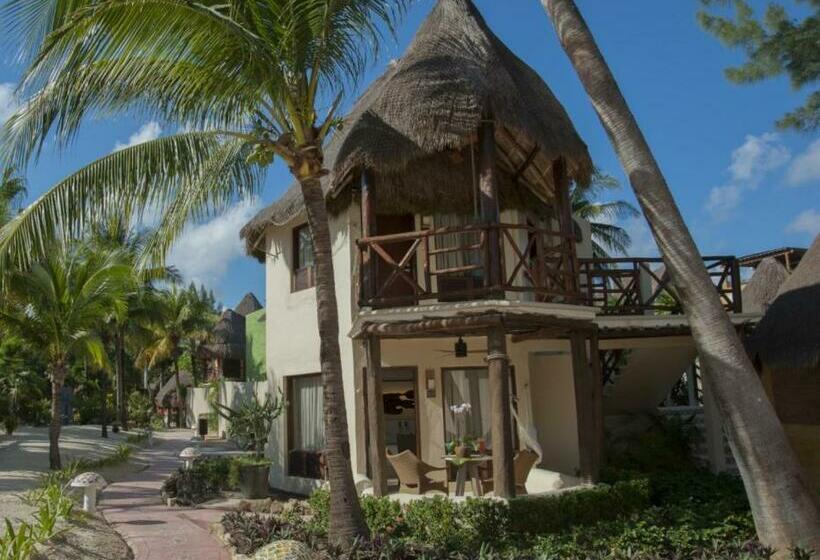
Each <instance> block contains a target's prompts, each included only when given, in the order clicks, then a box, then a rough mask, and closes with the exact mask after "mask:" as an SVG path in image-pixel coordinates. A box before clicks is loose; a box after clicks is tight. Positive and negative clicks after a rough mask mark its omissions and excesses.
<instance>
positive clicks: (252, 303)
mask: <svg viewBox="0 0 820 560" xmlns="http://www.w3.org/2000/svg"><path fill="white" fill-rule="evenodd" d="M260 309H262V304H261V303H259V300H258V299H256V296H255V295H253V293H251V292H248V293H247V294H245V297H243V298H242V301H240V302H239V305H237V306H236V309H234V311H235V312H236V313H237V314H238V315H242V316H243V317H247V316H248V315H250V314H251V313H254V312H256V311H259V310H260Z"/></svg>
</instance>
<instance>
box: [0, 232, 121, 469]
mask: <svg viewBox="0 0 820 560" xmlns="http://www.w3.org/2000/svg"><path fill="white" fill-rule="evenodd" d="M129 278H130V269H129V267H128V266H127V265H124V264H123V262H122V257H121V255H120V254H119V253H117V252H109V253H99V252H98V253H94V254H91V253H89V252H88V251H86V250H84V249H83V248H77V247H71V248H67V249H59V248H55V249H53V250H52V251H50V252H49V255H48V256H47V257H45V258H44V259H42V260H41V261H39V262H37V263H35V264H33V265H32V266H31V268H30V269H29V270H26V271H16V272H12V273H11V274H10V275H9V278H8V282H7V291H6V293H5V294H4V301H3V305H2V307H0V327H2V328H4V329H6V330H9V331H11V332H15V333H17V335H18V336H19V337H20V338H22V339H24V340H25V341H26V342H27V343H28V344H30V345H31V346H32V347H34V348H37V349H38V350H39V351H40V352H41V353H42V355H43V356H44V358H45V359H46V361H47V363H48V373H49V376H50V378H51V426H50V428H49V465H50V467H51V468H52V469H59V468H61V466H62V465H61V461H60V448H59V438H60V427H61V424H62V418H61V415H60V395H61V391H62V388H63V383H64V382H65V377H66V374H67V373H68V369H69V365H70V362H71V360H72V359H84V360H86V361H87V363H88V364H89V365H91V366H94V367H105V366H106V365H107V360H106V356H105V348H104V346H103V343H102V341H101V339H100V336H99V333H98V331H97V330H96V327H98V326H99V324H100V323H101V321H102V320H103V318H104V317H105V316H107V315H108V314H109V313H110V312H111V310H112V309H117V308H122V307H124V306H125V297H124V295H125V293H126V291H127V283H128V279H129Z"/></svg>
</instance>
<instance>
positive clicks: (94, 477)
mask: <svg viewBox="0 0 820 560" xmlns="http://www.w3.org/2000/svg"><path fill="white" fill-rule="evenodd" d="M69 486H71V487H72V488H82V489H83V511H86V512H88V513H94V512H95V511H97V491H98V490H102V489H103V488H105V487H106V486H108V482H106V480H105V479H104V478H103V477H102V475H100V474H97V473H95V472H84V473H82V474H78V475H77V476H75V477H74V478H73V479H72V480H71V484H70V485H69Z"/></svg>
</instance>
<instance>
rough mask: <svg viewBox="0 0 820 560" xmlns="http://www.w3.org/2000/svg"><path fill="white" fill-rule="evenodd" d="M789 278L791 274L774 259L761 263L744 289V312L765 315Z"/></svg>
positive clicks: (769, 258) (768, 258) (766, 259)
mask: <svg viewBox="0 0 820 560" xmlns="http://www.w3.org/2000/svg"><path fill="white" fill-rule="evenodd" d="M788 277H789V272H788V271H787V270H786V267H785V266H783V265H782V264H780V261H778V260H776V259H774V258H772V257H766V258H765V259H763V260H762V261H760V263H759V264H758V265H757V268H755V272H754V274H752V278H751V279H750V280H749V282H748V283H747V284H746V285H745V286H744V287H743V312H744V313H765V312H766V310H767V309H768V308H769V305H771V303H772V302H773V301H774V298H775V297H777V292H778V290H779V289H780V286H781V285H782V284H783V282H785V281H786V279H787V278H788Z"/></svg>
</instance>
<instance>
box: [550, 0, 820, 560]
mask: <svg viewBox="0 0 820 560" xmlns="http://www.w3.org/2000/svg"><path fill="white" fill-rule="evenodd" d="M541 3H542V5H543V6H544V9H545V10H546V12H547V14H548V15H549V17H550V19H551V20H552V23H553V25H554V26H555V29H556V31H557V32H558V37H559V38H560V40H561V44H562V45H563V47H564V50H565V51H566V52H567V55H568V56H569V58H570V61H571V62H572V65H573V66H574V67H575V70H576V72H577V73H578V76H579V77H580V79H581V82H582V83H583V85H584V88H585V89H586V92H587V94H588V95H589V97H590V99H591V101H592V105H593V106H594V108H595V111H596V112H597V113H598V117H599V119H600V120H601V123H602V124H603V126H604V129H606V132H607V134H608V135H609V138H610V140H611V142H612V144H613V146H614V147H615V151H616V152H617V154H618V157H619V159H620V161H621V164H622V165H623V166H624V169H625V170H626V173H627V175H628V176H629V181H630V183H631V185H632V188H633V189H634V191H635V196H636V197H637V199H638V202H639V203H640V205H641V208H642V209H643V213H644V215H645V216H646V219H647V221H648V222H649V226H650V228H651V229H652V233H653V235H654V237H655V241H656V242H657V244H658V247H659V248H660V251H661V254H662V255H663V258H664V263H665V264H666V267H667V270H669V273H670V276H671V279H672V282H673V284H674V286H675V289H676V291H677V293H678V294H679V296H680V299H681V302H682V304H683V307H684V310H685V311H686V315H687V317H688V319H689V324H690V325H691V329H692V336H693V338H694V341H695V346H696V348H697V351H698V355H699V356H700V359H701V362H702V363H703V364H704V366H705V369H706V371H707V372H708V373H709V374H711V375H707V376H705V382H706V383H708V384H709V390H711V391H712V394H713V395H715V398H716V401H717V404H718V409H719V411H720V414H721V417H722V419H723V421H724V426H725V428H726V431H727V434H728V437H729V444H730V446H731V448H732V452H733V453H734V456H735V460H736V462H737V465H738V468H739V470H740V474H741V476H742V477H743V482H744V484H745V486H746V493H747V494H748V496H749V502H750V503H751V506H752V513H753V515H754V519H755V526H756V528H757V532H758V536H759V537H760V539H761V541H763V542H764V543H765V544H767V545H769V546H771V547H773V548H775V549H776V550H777V551H778V554H779V555H781V556H782V555H785V554H787V553H788V552H787V549H788V547H791V546H795V545H800V546H802V547H803V548H807V549H814V550H820V511H819V510H818V504H817V502H816V501H815V498H814V497H813V496H812V491H811V490H810V486H809V483H808V480H807V478H806V476H805V474H804V473H803V471H802V469H801V467H800V464H799V463H798V461H797V457H796V455H795V453H794V451H793V450H792V448H791V447H790V445H789V443H788V440H787V439H786V434H785V432H784V430H783V426H782V425H781V424H780V422H779V420H778V418H777V416H776V414H775V411H774V408H773V407H772V405H771V403H770V402H769V400H768V398H767V397H766V394H765V392H764V390H763V386H762V384H761V383H760V379H759V378H758V376H757V373H756V372H755V370H754V367H753V366H752V363H751V361H750V359H749V357H748V355H747V354H746V352H745V351H744V349H743V346H742V344H741V342H740V338H739V337H738V335H737V332H736V331H735V329H734V327H733V325H732V323H731V321H730V320H729V317H728V315H727V314H726V312H725V311H724V310H723V307H722V306H721V303H720V301H719V299H718V295H717V293H716V290H715V288H714V285H713V284H712V282H711V280H710V278H709V276H708V274H707V272H706V269H705V267H704V266H703V261H702V259H701V257H700V254H699V253H698V250H697V247H696V246H695V242H694V241H693V239H692V236H691V235H690V233H689V230H688V229H687V227H686V224H685V223H684V221H683V217H682V216H681V214H680V211H679V210H678V207H677V205H676V203H675V201H674V199H673V198H672V194H671V192H670V191H669V187H668V185H667V184H666V179H665V178H664V176H663V174H662V172H661V170H660V167H659V166H658V164H657V162H656V161H655V158H654V156H653V154H652V152H651V150H650V148H649V145H648V144H647V142H646V139H645V138H644V136H643V134H642V132H641V130H640V128H639V127H638V123H637V121H636V120H635V118H634V116H633V115H632V112H631V111H630V109H629V107H628V105H627V103H626V100H625V99H624V97H623V95H622V94H621V91H620V89H619V88H618V84H617V83H616V81H615V78H614V76H613V75H612V73H611V71H610V70H609V67H608V66H607V64H606V61H605V60H604V58H603V55H602V54H601V52H600V51H599V50H598V46H597V45H596V43H595V40H594V38H593V37H592V33H591V32H590V30H589V28H588V27H587V25H586V22H585V21H584V19H583V17H582V16H581V14H580V12H579V11H578V8H577V6H576V5H575V3H574V2H573V0H541Z"/></svg>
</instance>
